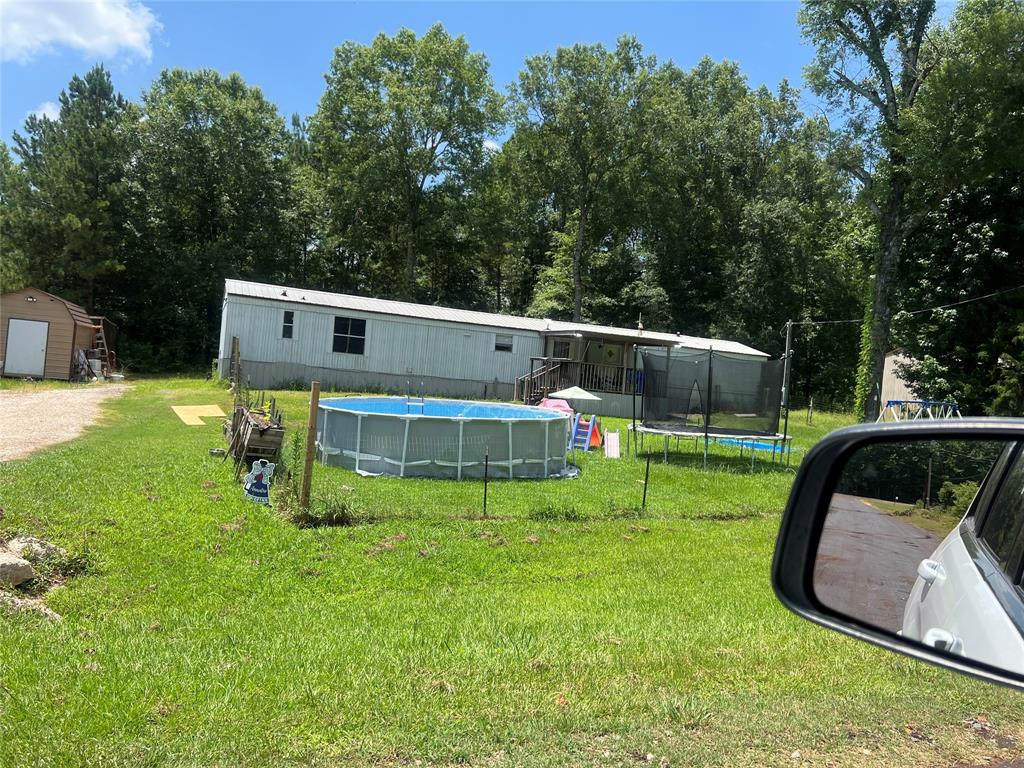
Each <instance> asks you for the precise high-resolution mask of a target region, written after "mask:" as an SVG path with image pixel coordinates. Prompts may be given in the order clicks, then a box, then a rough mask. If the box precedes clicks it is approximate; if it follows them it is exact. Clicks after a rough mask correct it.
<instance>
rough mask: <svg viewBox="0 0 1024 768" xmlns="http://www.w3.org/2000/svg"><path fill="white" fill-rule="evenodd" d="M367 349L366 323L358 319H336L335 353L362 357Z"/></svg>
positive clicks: (333, 347)
mask: <svg viewBox="0 0 1024 768" xmlns="http://www.w3.org/2000/svg"><path fill="white" fill-rule="evenodd" d="M365 347H366V321H365V320H362V319H360V318H356V317H336V318H334V345H333V346H332V349H333V350H334V351H335V352H344V353H345V354H347V355H361V354H363V350H364V349H365Z"/></svg>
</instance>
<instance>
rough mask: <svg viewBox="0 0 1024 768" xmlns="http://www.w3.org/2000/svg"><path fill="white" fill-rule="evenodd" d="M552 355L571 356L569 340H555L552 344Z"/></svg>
mask: <svg viewBox="0 0 1024 768" xmlns="http://www.w3.org/2000/svg"><path fill="white" fill-rule="evenodd" d="M551 356H552V357H558V358H568V357H569V342H568V341H555V342H554V343H553V344H552V345H551Z"/></svg>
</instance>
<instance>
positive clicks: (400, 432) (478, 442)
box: [317, 397, 570, 480]
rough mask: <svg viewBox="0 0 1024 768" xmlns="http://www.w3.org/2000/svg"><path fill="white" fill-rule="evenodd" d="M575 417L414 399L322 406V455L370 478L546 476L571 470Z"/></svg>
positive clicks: (344, 400)
mask: <svg viewBox="0 0 1024 768" xmlns="http://www.w3.org/2000/svg"><path fill="white" fill-rule="evenodd" d="M569 418H570V417H569V414H566V413H563V412H561V411H555V410H552V409H549V408H537V407H533V406H528V405H512V404H507V403H484V402H474V401H466V400H436V399H431V398H408V397H334V398H327V399H324V400H321V401H320V407H319V409H318V412H317V452H318V454H319V456H320V460H321V461H322V462H323V463H324V464H326V465H329V466H338V467H345V468H347V469H351V470H354V471H356V472H359V473H360V474H366V475H393V476H396V477H437V478H449V479H455V480H461V479H463V478H482V477H483V476H484V472H485V467H486V471H487V473H488V475H489V476H491V477H507V478H542V477H550V476H552V475H557V474H559V473H561V472H563V471H564V470H565V468H566V460H565V455H566V451H567V450H568V443H569Z"/></svg>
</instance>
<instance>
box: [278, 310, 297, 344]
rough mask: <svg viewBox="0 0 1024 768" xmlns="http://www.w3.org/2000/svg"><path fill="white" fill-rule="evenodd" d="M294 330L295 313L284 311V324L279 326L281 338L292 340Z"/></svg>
mask: <svg viewBox="0 0 1024 768" xmlns="http://www.w3.org/2000/svg"><path fill="white" fill-rule="evenodd" d="M294 328H295V313H294V312H293V311H292V310H290V309H286V310H285V311H284V322H283V323H282V324H281V338H282V339H290V338H292V332H293V330H294Z"/></svg>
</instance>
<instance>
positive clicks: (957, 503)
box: [938, 480, 978, 517]
mask: <svg viewBox="0 0 1024 768" xmlns="http://www.w3.org/2000/svg"><path fill="white" fill-rule="evenodd" d="M977 492H978V484H977V483H970V482H968V483H953V482H950V481H949V480H947V481H946V482H944V483H943V484H942V487H941V488H939V495H938V499H939V504H940V505H941V506H942V509H943V512H945V513H946V514H949V515H955V516H956V517H962V516H963V515H964V514H965V513H966V512H967V508H968V507H969V506H970V505H971V502H972V501H973V500H974V495H975V494H976V493H977Z"/></svg>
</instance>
